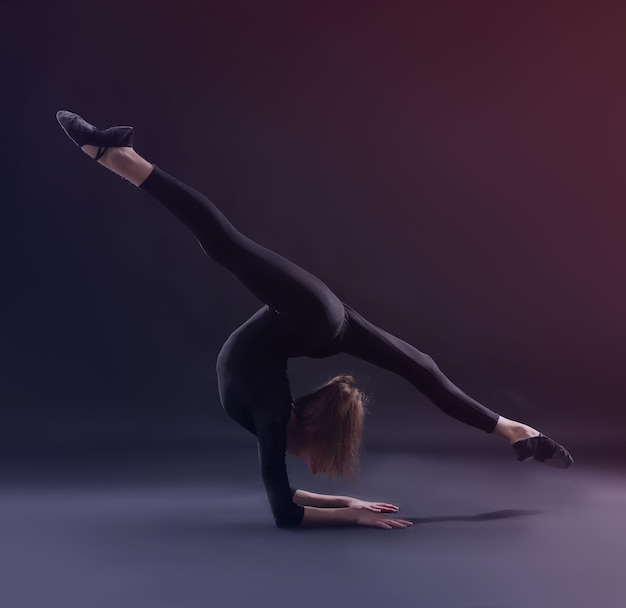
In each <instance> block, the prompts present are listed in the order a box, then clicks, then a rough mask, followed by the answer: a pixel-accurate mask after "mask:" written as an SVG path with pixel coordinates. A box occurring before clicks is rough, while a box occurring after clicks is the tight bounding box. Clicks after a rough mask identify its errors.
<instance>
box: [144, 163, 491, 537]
mask: <svg viewBox="0 0 626 608" xmlns="http://www.w3.org/2000/svg"><path fill="white" fill-rule="evenodd" d="M140 188H141V189H142V190H144V191H145V192H147V193H149V194H150V195H152V196H154V197H155V198H156V199H157V200H158V201H159V202H160V203H162V204H163V205H164V206H165V207H166V208H167V209H168V210H169V211H170V212H171V213H173V214H174V215H175V216H176V217H177V218H178V219H180V220H181V221H182V222H184V223H185V224H186V225H187V227H188V228H189V229H190V230H191V231H192V233H193V234H194V236H195V237H196V239H197V240H198V242H199V243H200V245H201V247H202V248H203V250H204V251H205V253H206V254H207V255H208V256H209V257H211V258H212V259H213V260H215V261H216V262H218V263H219V264H221V265H222V266H224V268H226V269H227V270H228V271H229V272H231V273H232V274H233V275H234V276H236V277H237V278H238V279H239V280H240V281H241V282H242V283H243V284H244V285H245V286H246V287H247V288H248V289H249V290H250V291H251V292H252V293H253V294H254V295H256V296H257V297H258V298H259V300H260V301H261V302H264V304H265V306H263V307H262V308H260V309H259V310H258V311H257V312H256V313H255V314H254V315H252V317H250V318H249V319H248V320H247V321H246V322H245V323H244V324H243V325H241V326H240V327H239V328H237V329H236V330H235V331H234V332H233V333H232V334H231V335H230V336H229V338H228V339H227V340H226V342H225V343H224V346H223V347H222V350H221V351H220V353H219V356H218V359H217V366H216V369H217V379H218V387H219V393H220V400H221V403H222V406H223V407H224V410H225V411H226V413H227V414H228V415H229V416H230V417H231V418H232V419H233V420H235V421H236V422H238V423H239V424H241V425H242V426H243V427H244V428H246V429H247V430H248V431H250V432H251V433H253V434H254V435H256V436H257V441H258V449H259V461H260V466H261V474H262V477H263V482H264V485H265V489H266V491H267V496H268V499H269V502H270V505H271V508H272V513H273V515H274V520H275V522H276V525H277V526H279V527H295V526H298V525H299V524H300V522H301V521H302V517H303V516H304V507H302V506H299V505H297V504H295V503H294V502H293V494H294V493H295V489H293V488H292V487H291V486H290V485H289V479H288V477H287V468H286V462H285V454H286V441H287V435H286V428H287V423H288V421H289V418H290V416H291V403H292V401H293V398H292V395H291V389H290V385H289V379H288V374H287V361H288V359H290V358H293V357H302V356H306V357H312V358H321V357H328V356H331V355H334V354H337V353H340V352H343V353H348V354H351V355H354V356H356V357H358V358H360V359H363V360H365V361H369V362H370V363H373V364H374V365H377V366H379V367H381V368H384V369H387V370H389V371H391V372H394V373H396V374H399V375H400V376H402V377H403V378H405V379H406V380H408V381H409V382H411V383H412V384H413V385H414V386H415V387H416V388H417V389H419V390H420V391H421V392H422V393H423V394H424V395H425V396H426V397H428V398H429V399H430V400H431V401H432V402H433V403H434V404H435V405H436V406H437V407H439V408H440V409H441V410H442V411H444V412H445V413H446V414H448V415H449V416H452V417H453V418H456V419H457V420H460V421H461V422H464V423H466V424H469V425H471V426H474V427H476V428H478V429H481V430H483V431H485V432H487V433H491V432H492V431H493V430H494V429H495V427H496V423H497V421H498V417H499V416H498V414H496V413H495V412H493V411H491V410H489V409H488V408H486V407H485V406H483V405H482V404H480V403H478V402H477V401H475V400H474V399H472V398H471V397H469V396H468V395H466V394H465V393H464V392H463V391H462V390H461V389H459V388H458V387H457V386H455V385H454V384H453V383H452V382H451V381H450V380H449V379H448V378H446V376H445V375H444V374H443V373H442V372H441V370H440V369H439V368H438V367H437V365H436V364H435V362H434V361H433V359H432V358H431V357H430V356H428V355H427V354H425V353H422V352H421V351H419V350H417V349H416V348H415V347H414V346H411V345H410V344H408V343H407V342H405V341H403V340H401V339H400V338H397V337H396V336H393V335H391V334H389V333H388V332H386V331H384V330H383V329H381V328H379V327H377V326H375V325H373V324H372V323H370V322H369V321H367V320H366V319H364V318H363V317H362V316H361V315H360V314H359V313H357V312H356V311H355V310H354V309H353V308H351V307H350V306H348V305H347V304H345V303H344V302H342V301H341V300H339V298H338V297H337V296H336V295H335V294H334V293H333V292H332V291H331V290H330V289H329V288H328V287H327V286H326V285H325V284H324V283H323V282H322V281H320V279H318V278H317V277H316V276H314V275H312V274H311V273H309V272H307V271H306V270H304V269H303V268H300V267H299V266H297V265H296V264H294V263H293V262H290V261H289V260H287V259H286V258H284V257H282V256H280V255H279V254H277V253H275V252H273V251H271V250H269V249H267V248H265V247H263V246H261V245H259V244H258V243H256V242H254V241H252V240H251V239H249V238H248V237H246V236H244V235H243V234H241V233H240V232H238V231H237V230H236V229H235V228H234V227H233V225H232V224H231V223H230V222H229V221H228V219H227V218H226V217H225V216H224V215H223V214H222V213H221V211H220V210H219V209H218V208H217V207H216V206H215V205H214V204H213V203H212V202H211V201H210V200H209V199H208V198H206V197H205V196H204V195H203V194H201V193H200V192H198V191H196V190H194V189H193V188H191V187H189V186H187V185H186V184H184V183H182V182H181V181H179V180H177V179H176V178H174V177H172V176H171V175H168V174H167V173H165V172H164V171H162V170H161V169H160V168H159V167H157V166H154V169H153V171H152V172H151V173H150V175H149V176H148V178H147V179H146V180H145V181H144V182H143V184H141V186H140Z"/></svg>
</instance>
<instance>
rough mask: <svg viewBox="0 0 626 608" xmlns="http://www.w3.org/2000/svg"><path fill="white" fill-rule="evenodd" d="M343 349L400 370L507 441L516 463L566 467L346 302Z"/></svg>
mask: <svg viewBox="0 0 626 608" xmlns="http://www.w3.org/2000/svg"><path fill="white" fill-rule="evenodd" d="M345 308H346V311H347V313H348V325H347V331H346V334H345V339H344V343H343V345H342V351H343V352H346V353H349V354H351V355H354V356H356V357H359V358H360V359H364V360H365V361H369V362H370V363H373V364H374V365H377V366H378V367H382V368H383V369H387V370H389V371H391V372H394V373H396V374H399V375H400V376H402V377H403V378H405V379H406V380H408V381H409V382H411V384H413V385H414V386H415V387H416V388H417V389H418V390H419V391H421V392H422V393H423V394H424V395H426V396H427V397H428V398H429V399H430V400H431V401H432V402H433V403H434V404H435V405H436V406H437V407H438V408H439V409H440V410H442V411H443V412H445V413H446V414H448V415H449V416H452V417H453V418H456V419H457V420H460V421H461V422H464V423H465V424H469V425H471V426H473V427H475V428H477V429H481V430H483V431H485V432H487V433H491V434H494V435H496V436H498V437H502V438H504V439H506V440H507V441H508V442H509V443H510V444H511V445H513V448H514V450H515V452H516V454H517V458H518V460H520V461H527V460H532V459H535V460H539V461H540V462H544V463H545V464H547V465H549V466H553V467H560V468H567V467H569V466H571V464H572V463H573V459H572V456H571V454H570V453H569V452H568V451H567V450H566V449H565V448H564V447H563V446H561V445H559V444H558V443H556V442H555V441H553V440H552V439H550V438H549V437H546V436H545V435H543V434H542V433H540V432H539V431H537V430H536V429H534V428H532V427H530V426H528V425H526V424H522V423H520V422H516V421H514V420H509V419H508V418H504V417H502V416H500V415H498V414H496V413H495V412H493V411H492V410H490V409H489V408H487V407H485V406H484V405H482V404H481V403H479V402H478V401H476V400H475V399H472V398H471V397H470V396H469V395H466V394H465V393H464V392H463V391H462V390H461V389H460V388H459V387H458V386H456V385H455V384H453V383H452V382H451V381H450V380H449V379H448V378H447V377H446V376H445V375H444V374H443V372H442V371H441V370H440V369H439V367H437V365H436V364H435V362H434V361H433V359H432V357H430V356H429V355H427V354H425V353H423V352H421V351H419V350H417V348H415V347H414V346H411V345H410V344H408V343H407V342H405V341H404V340H401V339H400V338H398V337H396V336H393V335H392V334H390V333H388V332H386V331H384V330H383V329H381V328H380V327H376V326H375V325H374V324H372V323H370V322H369V321H367V319H364V318H363V317H362V316H361V315H360V314H359V313H357V312H356V311H355V310H354V309H352V308H351V307H350V306H347V305H346V306H345Z"/></svg>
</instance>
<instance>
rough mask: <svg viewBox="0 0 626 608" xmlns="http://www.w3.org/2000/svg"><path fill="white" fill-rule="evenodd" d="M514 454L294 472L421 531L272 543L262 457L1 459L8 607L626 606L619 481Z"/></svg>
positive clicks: (159, 453)
mask: <svg viewBox="0 0 626 608" xmlns="http://www.w3.org/2000/svg"><path fill="white" fill-rule="evenodd" d="M502 447H504V448H506V447H507V446H500V445H498V446H497V448H498V449H496V448H494V452H493V453H491V452H488V453H484V454H480V455H473V456H468V453H470V452H467V451H465V452H464V451H463V450H457V451H448V452H437V453H435V452H429V451H427V450H426V449H423V450H422V451H421V453H417V452H413V453H409V452H393V451H390V450H382V449H378V450H370V451H369V452H367V453H366V455H365V457H364V460H363V472H362V475H361V477H360V479H359V480H358V481H355V482H350V483H346V482H339V481H328V480H322V479H318V478H312V477H310V476H308V475H307V473H306V472H305V470H304V469H303V468H302V467H301V466H300V464H299V461H294V460H290V462H289V466H290V471H291V476H292V479H293V481H294V485H297V486H299V487H305V488H307V489H310V490H312V491H324V492H327V493H333V492H336V493H342V494H352V495H357V496H361V497H363V498H370V499H372V500H384V501H390V502H396V503H397V504H399V505H400V507H401V511H400V513H401V514H403V515H404V517H406V518H407V519H412V520H413V521H414V522H415V525H414V526H413V527H412V528H409V529H394V530H382V529H374V528H363V527H354V528H327V529H299V530H280V529H277V528H275V527H274V526H273V522H272V519H271V516H270V512H269V507H268V505H267V502H266V499H265V495H264V493H263V489H262V486H261V482H260V479H259V478H258V472H257V470H256V452H255V449H254V445H251V446H249V447H244V448H242V449H234V448H230V449H223V450H220V451H219V452H218V451H215V450H209V449H205V448H202V449H201V448H197V447H195V448H192V447H189V448H185V447H180V446H179V447H177V448H172V449H169V450H143V451H142V450H137V451H135V452H133V453H130V452H128V453H125V452H124V451H123V450H115V451H110V452H101V453H99V454H98V455H96V456H94V455H93V454H89V455H87V454H83V455H82V456H77V455H76V454H75V453H71V452H68V453H67V454H65V455H64V456H63V457H61V458H58V457H57V458H56V460H55V459H54V458H49V457H48V458H46V459H43V458H39V459H37V458H36V457H33V458H32V460H31V461H30V462H18V461H14V462H9V460H7V458H5V459H4V467H3V470H2V479H3V485H2V488H1V489H0V513H1V518H0V535H1V538H2V543H1V545H0V572H2V575H1V576H2V584H1V585H0V605H2V606H6V607H7V608H26V607H28V608H57V607H63V608H74V607H76V608H78V607H80V608H111V607H112V606H115V607H116V608H123V607H127V606H128V607H131V606H132V607H133V608H138V607H143V606H147V607H151V608H160V607H170V608H195V607H200V606H202V607H207V606H211V607H215V608H230V607H243V606H287V605H290V606H298V607H299V608H308V607H316V608H318V607H319V606H320V605H339V603H340V602H348V601H349V602H350V603H351V605H354V606H364V607H369V606H377V607H378V606H389V607H394V608H395V607H404V606H406V607H409V606H410V607H415V606H427V607H457V608H517V607H519V608H526V607H528V606H534V607H546V608H547V607H548V606H559V607H564V606H568V607H572V608H579V607H580V608H583V607H584V608H589V607H591V606H598V607H602V608H623V607H624V606H626V580H625V579H626V577H625V576H624V572H625V570H624V556H625V555H626V538H625V535H624V531H625V525H624V519H625V517H624V514H625V513H626V485H625V484H624V474H623V473H622V472H621V470H620V468H619V467H617V466H612V465H613V464H614V461H613V460H611V459H610V458H607V459H606V462H604V461H603V460H602V459H600V460H598V461H597V462H594V461H593V451H591V450H590V451H589V457H586V456H585V455H584V454H582V455H581V453H580V450H578V452H579V454H578V456H579V458H578V459H577V462H576V464H575V465H574V467H572V468H571V469H568V470H566V471H563V470H557V469H550V468H548V467H546V466H544V465H541V464H539V463H537V462H530V463H524V464H521V463H517V462H515V461H514V460H513V458H512V453H511V454H510V455H509V454H508V452H507V454H506V456H505V455H503V453H502V452H501V451H500V450H501V449H502ZM572 451H573V450H572ZM496 453H497V454H499V455H500V456H499V457H495V458H494V457H493V454H496Z"/></svg>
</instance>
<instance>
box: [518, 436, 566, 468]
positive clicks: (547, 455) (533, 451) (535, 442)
mask: <svg viewBox="0 0 626 608" xmlns="http://www.w3.org/2000/svg"><path fill="white" fill-rule="evenodd" d="M512 445H513V448H514V450H515V452H516V454H517V459H518V460H519V461H520V462H526V461H528V460H533V459H535V460H538V461H539V462H543V463H544V464H547V465H548V466H549V467H557V468H559V469H567V468H569V467H570V466H572V464H574V459H573V458H572V455H571V454H570V453H569V452H568V451H567V450H566V449H565V448H564V447H563V446H562V445H559V444H558V443H557V442H556V441H553V440H552V439H550V438H549V437H546V436H545V435H543V434H541V433H540V434H539V436H538V437H529V438H528V439H522V440H521V441H516V442H515V443H513V444H512Z"/></svg>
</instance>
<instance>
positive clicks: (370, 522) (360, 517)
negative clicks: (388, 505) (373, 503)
mask: <svg viewBox="0 0 626 608" xmlns="http://www.w3.org/2000/svg"><path fill="white" fill-rule="evenodd" d="M355 514H356V523H357V524H359V525H360V526H372V527H374V528H385V530H391V528H408V527H410V526H412V525H413V522H412V521H408V520H406V519H397V518H395V517H389V516H388V515H383V514H382V513H375V512H372V511H369V510H367V509H357V510H356V511H355Z"/></svg>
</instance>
